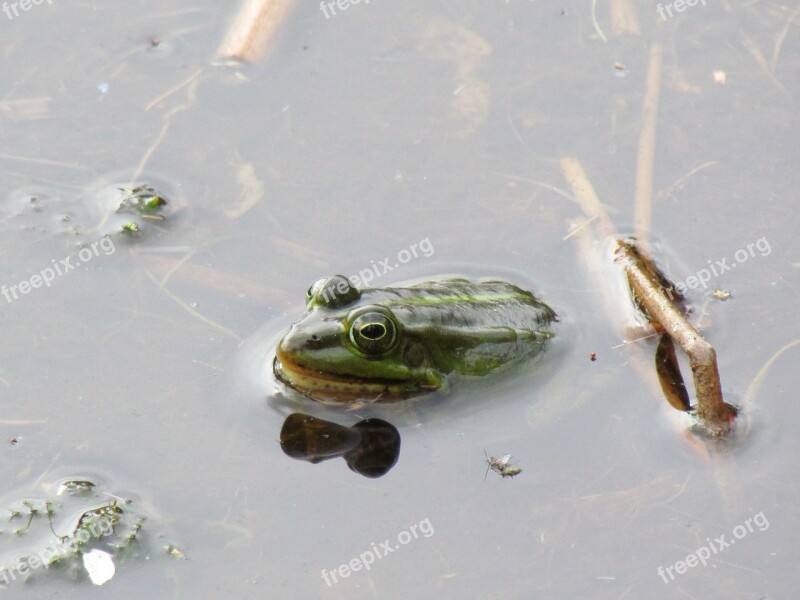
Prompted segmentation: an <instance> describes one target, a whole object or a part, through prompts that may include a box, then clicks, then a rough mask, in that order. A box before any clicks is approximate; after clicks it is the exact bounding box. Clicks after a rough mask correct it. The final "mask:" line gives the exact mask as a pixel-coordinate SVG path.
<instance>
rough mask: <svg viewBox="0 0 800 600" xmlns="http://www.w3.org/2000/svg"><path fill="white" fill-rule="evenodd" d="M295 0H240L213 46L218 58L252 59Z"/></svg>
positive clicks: (261, 48)
mask: <svg viewBox="0 0 800 600" xmlns="http://www.w3.org/2000/svg"><path fill="white" fill-rule="evenodd" d="M294 4H295V0H244V4H242V8H241V10H240V11H239V14H238V15H237V16H236V19H235V20H234V22H233V25H231V28H230V29H229V30H228V34H227V35H226V36H225V40H224V41H223V42H222V44H221V45H220V47H219V50H217V58H218V59H228V58H233V59H238V60H244V61H253V60H256V59H258V58H260V56H261V55H262V54H263V52H264V49H265V46H266V43H267V42H268V41H269V40H270V39H271V38H273V37H274V36H275V33H276V32H277V31H278V27H279V26H280V24H281V23H282V22H283V19H284V17H286V15H287V13H288V12H289V9H290V8H291V7H292V6H293V5H294Z"/></svg>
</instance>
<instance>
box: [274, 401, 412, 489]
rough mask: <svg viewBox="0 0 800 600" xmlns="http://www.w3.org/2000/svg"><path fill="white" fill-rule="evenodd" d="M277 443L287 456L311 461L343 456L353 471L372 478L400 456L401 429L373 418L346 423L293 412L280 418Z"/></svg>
mask: <svg viewBox="0 0 800 600" xmlns="http://www.w3.org/2000/svg"><path fill="white" fill-rule="evenodd" d="M280 444H281V448H282V449H283V452H284V453H285V454H286V456H289V457H290V458H294V459H296V460H305V461H308V462H310V463H312V464H316V463H319V462H322V461H323V460H330V459H333V458H338V457H342V458H343V459H344V461H345V462H346V463H347V466H348V467H350V469H351V470H352V471H354V472H355V473H358V474H360V475H363V476H364V477H369V478H372V479H375V478H378V477H382V476H384V475H386V473H388V472H389V470H390V469H391V468H392V467H394V465H395V464H396V463H397V458H398V457H399V456H400V432H399V431H397V428H396V427H395V426H394V425H392V424H391V423H387V422H386V421H384V420H382V419H374V418H373V419H362V420H360V421H358V422H357V423H354V424H353V425H350V426H347V425H339V424H337V423H333V422H331V421H325V420H323V419H319V418H317V417H313V416H311V415H307V414H304V413H292V414H291V415H289V416H288V417H286V420H285V421H284V422H283V427H282V428H281V434H280Z"/></svg>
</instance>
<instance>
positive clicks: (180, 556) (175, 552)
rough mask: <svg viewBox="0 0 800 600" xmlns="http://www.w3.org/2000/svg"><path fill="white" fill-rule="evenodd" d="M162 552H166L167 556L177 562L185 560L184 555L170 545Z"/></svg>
mask: <svg viewBox="0 0 800 600" xmlns="http://www.w3.org/2000/svg"><path fill="white" fill-rule="evenodd" d="M164 550H166V551H167V554H169V555H170V556H171V557H172V558H177V559H178V560H185V559H186V555H185V554H184V553H183V552H181V551H180V550H179V549H178V548H176V547H175V546H173V545H172V544H169V545H168V546H166V547H165V548H164Z"/></svg>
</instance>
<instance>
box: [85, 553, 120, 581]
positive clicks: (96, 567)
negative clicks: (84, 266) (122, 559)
mask: <svg viewBox="0 0 800 600" xmlns="http://www.w3.org/2000/svg"><path fill="white" fill-rule="evenodd" d="M83 568H84V569H86V572H87V573H89V578H90V579H91V580H92V583H93V584H95V585H103V584H104V583H105V582H106V581H109V580H110V579H111V578H112V577H114V573H116V572H117V568H116V567H115V566H114V558H113V556H112V555H111V554H109V553H108V552H104V551H103V550H98V549H97V548H95V549H94V550H90V551H89V552H87V553H86V554H84V555H83Z"/></svg>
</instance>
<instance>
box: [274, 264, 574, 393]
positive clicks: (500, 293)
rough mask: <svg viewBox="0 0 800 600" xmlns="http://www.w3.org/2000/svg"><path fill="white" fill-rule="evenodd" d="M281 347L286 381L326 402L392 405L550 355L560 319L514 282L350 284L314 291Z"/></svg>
mask: <svg viewBox="0 0 800 600" xmlns="http://www.w3.org/2000/svg"><path fill="white" fill-rule="evenodd" d="M307 309H308V312H307V314H306V315H305V317H303V318H302V319H301V320H300V321H299V322H297V323H295V324H294V325H293V326H292V328H291V329H290V331H289V333H287V334H286V336H285V337H284V338H283V339H282V340H281V341H280V342H279V343H278V347H277V350H276V353H275V360H274V363H273V370H274V373H275V376H276V377H277V379H278V380H280V381H282V382H283V383H285V384H286V385H288V386H289V387H291V388H293V389H295V390H297V391H299V392H300V393H302V394H304V395H305V396H308V397H309V398H312V399H314V400H317V401H320V402H326V403H353V402H358V401H362V402H363V401H366V402H383V401H394V400H401V399H404V398H409V397H412V396H417V395H419V394H423V393H425V392H429V391H432V390H440V389H443V388H446V387H447V386H448V384H449V381H450V380H451V378H452V376H457V375H461V376H483V375H486V374H488V373H490V372H492V371H496V370H501V368H504V367H508V366H510V365H512V364H516V363H520V362H522V361H524V360H525V359H527V358H531V357H533V356H535V355H536V354H538V353H539V352H541V351H542V350H543V349H544V347H545V343H546V342H547V340H549V339H550V338H552V337H553V336H554V333H553V331H552V329H551V325H552V324H553V322H555V321H557V320H558V319H557V316H556V313H555V312H554V311H553V309H551V308H550V307H549V306H547V305H546V304H544V303H543V302H541V301H540V300H538V299H537V298H536V297H535V296H534V295H533V294H531V293H530V292H526V291H525V290H522V289H520V288H519V287H517V286H515V285H512V284H510V283H507V282H504V281H482V282H472V281H469V280H466V279H446V280H441V281H431V282H425V283H419V284H416V285H411V286H408V287H390V288H383V289H380V288H367V289H358V288H357V287H355V286H353V285H352V284H351V283H350V281H349V280H348V279H347V278H345V277H343V276H341V275H336V276H334V277H328V278H325V279H320V280H319V281H317V282H316V283H314V284H313V285H312V286H311V287H310V288H309V289H308V292H307Z"/></svg>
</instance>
